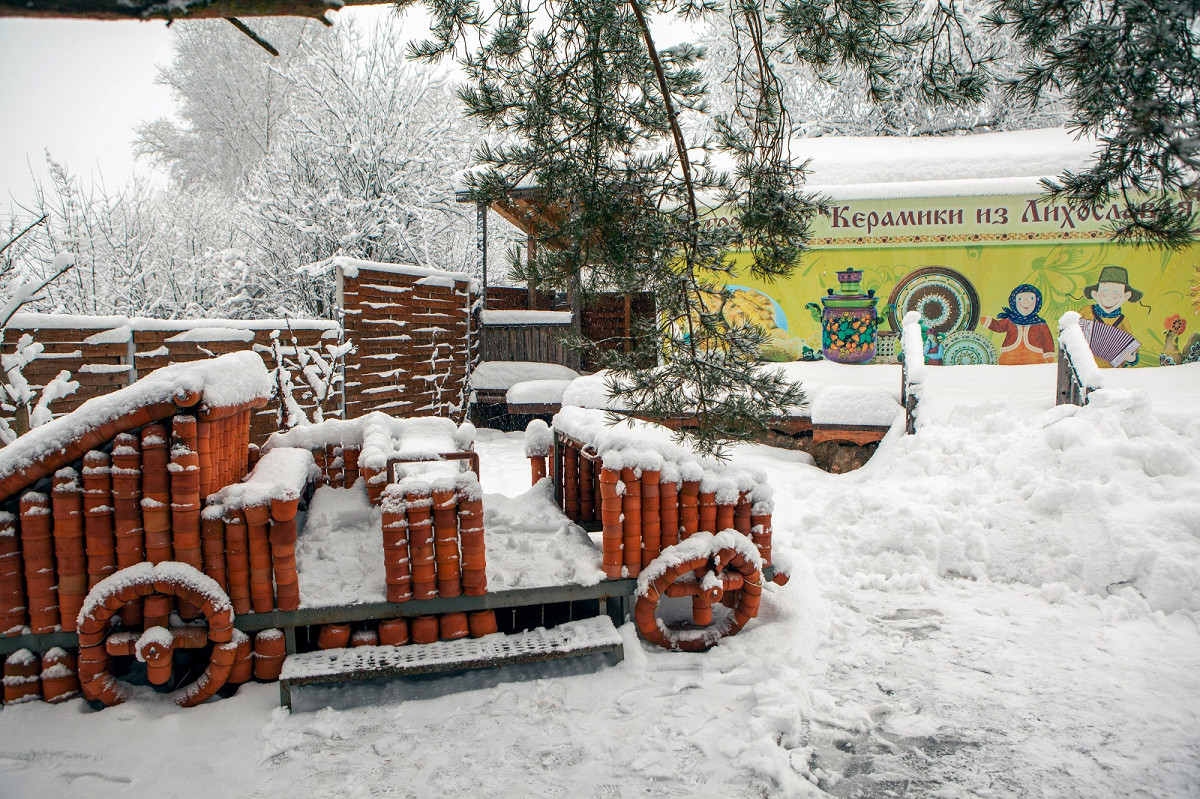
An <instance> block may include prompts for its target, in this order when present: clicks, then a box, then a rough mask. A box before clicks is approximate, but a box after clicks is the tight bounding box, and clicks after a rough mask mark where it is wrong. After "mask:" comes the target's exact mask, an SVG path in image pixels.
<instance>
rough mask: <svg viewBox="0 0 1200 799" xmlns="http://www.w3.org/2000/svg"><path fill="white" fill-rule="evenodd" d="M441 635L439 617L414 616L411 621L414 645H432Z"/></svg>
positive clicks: (410, 630)
mask: <svg viewBox="0 0 1200 799" xmlns="http://www.w3.org/2000/svg"><path fill="white" fill-rule="evenodd" d="M439 633H440V629H439V625H438V617H437V616H414V617H412V619H410V620H409V635H410V636H411V638H412V642H413V643H414V644H432V643H433V642H434V641H437V640H438V635H439Z"/></svg>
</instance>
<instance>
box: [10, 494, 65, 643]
mask: <svg viewBox="0 0 1200 799" xmlns="http://www.w3.org/2000/svg"><path fill="white" fill-rule="evenodd" d="M20 512H21V554H22V558H23V560H24V564H25V568H24V576H25V600H26V602H25V603H24V604H26V606H27V612H28V614H29V627H30V630H31V631H32V632H33V633H34V634H41V633H51V632H54V631H55V630H56V629H57V628H58V622H59V610H58V576H57V572H56V571H55V562H54V539H53V537H52V535H51V532H50V530H51V527H50V519H51V516H50V498H49V497H48V496H46V495H45V494H41V493H38V492H35V491H26V492H25V493H24V494H22V495H21V501H20Z"/></svg>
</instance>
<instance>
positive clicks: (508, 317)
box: [479, 311, 575, 325]
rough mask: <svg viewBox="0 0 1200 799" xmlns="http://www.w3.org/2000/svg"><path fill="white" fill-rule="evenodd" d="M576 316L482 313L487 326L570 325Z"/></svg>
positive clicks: (521, 312) (544, 313) (513, 312)
mask: <svg viewBox="0 0 1200 799" xmlns="http://www.w3.org/2000/svg"><path fill="white" fill-rule="evenodd" d="M574 318H575V316H574V314H572V313H571V312H570V311H480V312H479V321H480V322H481V323H482V324H485V325H569V324H571V320H572V319H574Z"/></svg>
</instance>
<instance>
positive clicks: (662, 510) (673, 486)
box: [658, 481, 679, 549]
mask: <svg viewBox="0 0 1200 799" xmlns="http://www.w3.org/2000/svg"><path fill="white" fill-rule="evenodd" d="M658 523H659V529H660V530H661V531H662V535H661V538H660V544H661V547H662V548H663V549H665V548H666V547H670V546H674V545H675V544H678V543H679V484H678V483H676V482H674V481H669V482H663V483H659V485H658Z"/></svg>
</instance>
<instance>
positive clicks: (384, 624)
mask: <svg viewBox="0 0 1200 799" xmlns="http://www.w3.org/2000/svg"><path fill="white" fill-rule="evenodd" d="M497 631H498V627H497V624H496V613H495V611H491V610H479V611H473V612H470V613H466V612H456V613H441V614H436V615H435V614H428V615H423V616H413V617H411V618H407V619H405V618H399V619H384V620H383V621H381V622H379V625H378V627H375V626H374V625H372V624H370V623H368V624H367V625H366V626H365V627H360V628H359V629H355V630H352V629H351V626H350V625H349V624H340V623H339V624H324V625H322V626H321V629H320V631H319V632H318V634H317V648H318V649H343V648H345V647H358V646H377V645H379V646H404V645H406V644H409V643H413V644H432V643H433V642H435V641H453V640H455V639H458V638H466V637H467V636H470V637H472V638H482V637H483V636H485V635H491V634H492V633H494V632H497Z"/></svg>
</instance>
